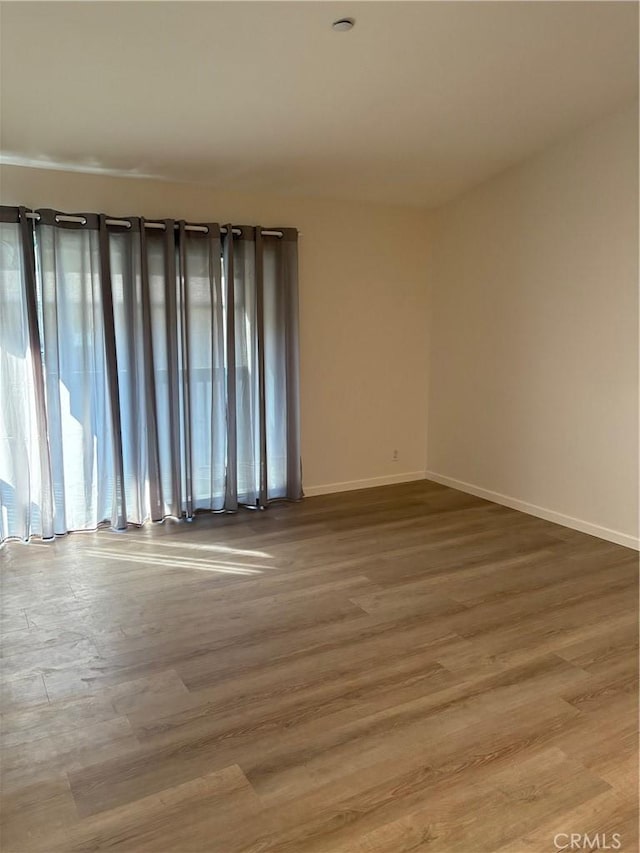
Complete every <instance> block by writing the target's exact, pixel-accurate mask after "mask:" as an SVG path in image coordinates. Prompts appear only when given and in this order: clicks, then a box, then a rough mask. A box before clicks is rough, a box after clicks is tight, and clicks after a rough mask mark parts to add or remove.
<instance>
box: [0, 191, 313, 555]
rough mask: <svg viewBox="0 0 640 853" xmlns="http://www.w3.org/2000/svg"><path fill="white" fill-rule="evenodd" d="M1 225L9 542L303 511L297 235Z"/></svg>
mask: <svg viewBox="0 0 640 853" xmlns="http://www.w3.org/2000/svg"><path fill="white" fill-rule="evenodd" d="M67 216H68V215H67V214H60V213H58V212H56V211H53V210H39V211H36V217H37V218H33V217H31V216H29V211H27V210H26V209H24V208H9V207H2V208H0V243H1V247H2V257H1V260H0V490H1V491H0V538H1V539H2V540H4V539H7V538H17V539H23V540H26V539H28V538H29V536H31V535H39V536H42V537H43V538H51V537H52V536H53V535H55V534H61V533H65V532H67V531H69V530H86V529H92V528H95V527H97V526H98V525H100V524H101V523H104V522H106V523H110V524H111V525H112V526H113V527H115V528H119V529H122V528H124V527H125V526H126V525H127V524H128V523H133V524H142V523H144V522H145V521H147V520H160V519H162V518H164V517H165V516H177V517H180V516H186V517H187V518H190V517H192V516H193V515H194V513H195V512H196V511H199V510H210V511H211V510H213V511H219V510H234V509H236V508H237V507H238V506H239V505H243V504H244V505H249V506H266V504H267V503H268V502H269V501H270V500H274V499H278V498H288V499H294V500H296V499H298V498H300V497H301V496H302V485H301V473H300V439H299V413H298V408H299V390H298V384H299V378H298V319H297V318H298V306H297V232H296V231H295V230H294V229H278V231H277V233H276V234H271V235H264V234H263V231H262V229H261V228H253V227H236V226H232V225H228V226H225V227H224V228H222V229H221V228H220V226H219V225H217V224H215V223H204V224H197V225H190V224H187V223H185V222H178V223H176V222H174V221H173V220H163V221H161V222H153V223H151V222H145V220H144V219H141V218H136V217H130V218H125V219H118V220H113V219H110V218H108V217H107V216H105V215H102V214H74V215H72V218H71V219H69V218H65V217H67Z"/></svg>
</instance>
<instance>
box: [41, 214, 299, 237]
mask: <svg viewBox="0 0 640 853" xmlns="http://www.w3.org/2000/svg"><path fill="white" fill-rule="evenodd" d="M26 215H27V218H28V219H36V220H37V219H40V214H39V213H35V212H27V214H26ZM86 221H87V220H86V219H85V218H84V217H82V216H69V215H67V214H64V213H58V214H56V222H78V223H80V225H84V224H86ZM105 222H106V224H107V225H118V226H121V227H122V226H124V227H125V228H130V227H131V223H130V222H129V220H128V219H106V220H105ZM144 227H145V228H159V229H162V230H163V231H164V229H165V225H164V222H146V221H145V223H144ZM173 227H174V228H178V227H179V226H178V223H177V222H176V224H175V225H174V226H173ZM184 228H185V231H201V232H203V233H204V234H206V233H207V231H208V230H209V229H208V228H207V226H206V225H185V226H184ZM231 230H232V231H233V233H234V234H242V229H241V228H232V229H231ZM220 233H221V234H226V233H227V229H226V228H224V227H221V228H220ZM260 233H261V234H262V235H263V237H282V236H283V233H282V231H270V230H268V229H267V230H264V231H261V232H260ZM298 236H300V234H298Z"/></svg>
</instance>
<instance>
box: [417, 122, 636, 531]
mask: <svg viewBox="0 0 640 853" xmlns="http://www.w3.org/2000/svg"><path fill="white" fill-rule="evenodd" d="M637 128H638V117H637V107H634V108H632V109H628V110H626V111H624V112H622V113H619V114H617V115H615V116H613V117H610V118H608V119H606V120H603V121H601V122H599V123H598V124H596V125H593V126H592V127H590V128H589V129H588V130H586V131H583V132H582V133H580V134H577V135H574V136H573V137H571V138H568V139H566V140H564V141H563V142H562V143H560V144H558V145H556V146H554V147H552V148H549V149H547V150H546V151H545V152H543V153H541V154H540V155H538V156H537V157H535V158H533V159H531V160H529V161H528V162H526V163H525V164H523V165H521V166H519V167H517V168H514V169H511V170H510V171H508V172H506V173H504V174H502V175H501V176H500V177H498V178H496V179H494V180H492V181H489V182H487V183H485V184H483V185H482V186H479V187H478V188H476V189H475V190H473V191H472V192H470V193H468V194H467V195H465V196H464V197H463V198H461V199H460V200H458V201H456V202H453V203H451V204H448V205H447V206H445V207H443V208H442V209H440V210H439V211H437V212H436V214H435V215H434V219H433V223H432V224H433V227H434V230H433V232H432V240H433V246H434V258H433V263H434V267H433V271H432V272H433V281H432V287H433V293H432V323H431V332H430V338H431V340H430V346H431V359H430V361H431V368H430V379H429V383H430V393H429V441H428V454H427V468H428V469H429V470H430V471H432V472H436V473H437V474H438V475H443V476H444V477H445V478H450V479H449V480H447V481H449V482H450V480H451V479H452V480H456V481H462V482H463V483H466V484H470V485H471V486H472V487H474V488H476V490H477V489H478V488H479V489H480V490H487V491H488V492H496V493H499V495H502V496H507V497H508V498H512V499H516V501H519V502H524V503H525V504H532V505H534V507H538V508H542V510H543V511H551V517H556V518H558V520H562V519H561V518H560V516H568V517H570V518H569V519H565V521H569V523H574V526H578V527H580V526H582V528H583V529H588V530H591V531H592V532H598V528H605V530H603V531H600V532H601V533H602V534H603V535H606V536H611V531H614V532H615V531H617V532H618V533H621V534H623V535H622V536H618V537H617V538H618V540H619V541H622V542H624V543H625V544H632V539H630V538H627V537H631V538H633V537H637V535H638V532H637V531H638V500H637V498H638V491H637V489H638V486H637V483H638V171H637V162H638V134H637ZM530 509H531V508H530ZM555 514H559V515H555ZM570 519H574V520H577V522H578V524H575V522H571V521H570ZM591 526H593V527H591ZM613 538H616V536H615V534H614V537H613Z"/></svg>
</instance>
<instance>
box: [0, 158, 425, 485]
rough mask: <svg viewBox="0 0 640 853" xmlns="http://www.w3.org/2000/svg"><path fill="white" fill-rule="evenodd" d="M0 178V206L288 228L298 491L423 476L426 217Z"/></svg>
mask: <svg viewBox="0 0 640 853" xmlns="http://www.w3.org/2000/svg"><path fill="white" fill-rule="evenodd" d="M0 181H1V184H0V189H1V197H2V203H3V204H24V205H27V206H30V207H54V208H58V209H61V210H65V211H69V212H70V211H82V210H87V211H105V212H107V213H109V214H112V215H114V216H118V215H143V216H147V217H160V216H172V217H175V218H185V219H191V220H196V221H197V220H214V221H220V222H226V221H232V222H236V223H243V224H261V225H273V226H277V225H281V226H285V225H292V226H295V227H297V228H298V229H299V230H300V231H301V233H302V237H301V240H300V324H301V385H302V388H301V391H302V452H303V469H304V484H305V489H306V491H307V492H308V493H310V492H313V491H314V489H315V488H318V487H322V486H326V485H331V484H336V483H344V482H353V481H357V480H374V482H377V481H378V479H379V478H382V481H385V479H386V478H397V479H406V478H408V477H407V476H406V475H411V474H413V475H416V476H417V475H420V474H421V473H422V472H424V467H425V441H424V436H425V432H426V395H427V390H426V386H425V381H424V376H425V371H426V367H427V341H426V340H425V336H424V323H425V317H426V315H427V287H426V277H427V235H426V228H425V222H426V218H425V215H424V214H423V213H421V212H420V211H418V210H416V209H411V208H403V207H389V206H378V205H371V204H369V205H364V204H362V205H358V204H346V203H337V202H324V201H310V200H300V199H291V198H281V197H276V196H248V195H233V194H229V193H217V192H215V191H214V190H211V189H207V188H203V187H199V186H196V185H188V184H172V183H164V182H161V181H149V180H141V179H129V178H113V177H106V176H98V175H87V174H79V173H71V172H61V171H46V170H38V169H29V168H23V167H16V166H2V167H1V168H0ZM394 449H397V450H398V454H399V459H398V461H397V462H393V461H392V454H393V450H394Z"/></svg>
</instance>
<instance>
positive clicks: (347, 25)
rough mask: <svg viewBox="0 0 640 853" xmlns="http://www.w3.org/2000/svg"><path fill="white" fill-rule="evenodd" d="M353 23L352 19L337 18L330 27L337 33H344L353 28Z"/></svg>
mask: <svg viewBox="0 0 640 853" xmlns="http://www.w3.org/2000/svg"><path fill="white" fill-rule="evenodd" d="M355 23H356V22H355V20H354V19H353V18H338V20H337V21H334V22H333V23H332V24H331V26H332V28H333V29H334V30H335V31H336V32H337V33H346V32H348V31H349V30H352V29H353V28H354V26H355Z"/></svg>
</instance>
